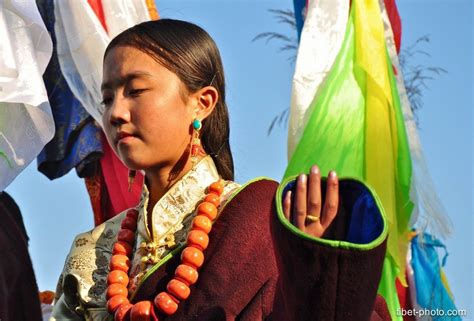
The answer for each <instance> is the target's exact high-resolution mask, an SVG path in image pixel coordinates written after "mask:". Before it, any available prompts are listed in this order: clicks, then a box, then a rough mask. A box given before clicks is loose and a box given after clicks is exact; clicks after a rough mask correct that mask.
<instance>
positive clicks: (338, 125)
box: [285, 0, 413, 319]
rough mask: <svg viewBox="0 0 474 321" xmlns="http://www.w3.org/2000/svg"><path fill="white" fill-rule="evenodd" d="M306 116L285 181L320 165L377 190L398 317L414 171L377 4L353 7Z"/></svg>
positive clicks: (391, 301) (390, 295)
mask: <svg viewBox="0 0 474 321" xmlns="http://www.w3.org/2000/svg"><path fill="white" fill-rule="evenodd" d="M307 115H309V116H308V121H307V125H306V127H305V129H304V132H303V135H302V137H301V139H300V141H299V144H298V146H297V147H296V149H295V152H294V154H293V156H292V158H291V159H290V162H289V165H288V168H287V170H286V173H285V177H288V176H291V175H296V174H299V173H301V172H307V171H309V167H310V166H311V165H312V164H318V166H319V167H320V168H321V172H322V173H327V172H328V171H329V170H331V169H334V170H336V172H337V173H338V175H339V176H340V177H354V178H357V179H360V180H362V181H365V182H366V183H367V184H369V185H371V186H372V187H373V188H374V189H375V191H376V192H377V194H378V196H379V198H380V199H381V201H382V204H383V206H384V209H385V213H386V215H387V220H388V224H389V236H388V248H387V255H386V259H385V264H384V270H383V275H382V281H381V284H380V287H379V292H380V294H382V295H383V296H384V298H385V300H386V301H387V304H388V306H389V310H390V313H391V315H392V318H393V319H397V316H396V309H397V308H398V307H399V303H398V298H397V291H396V288H395V279H396V278H397V277H399V278H400V280H401V281H402V283H405V284H406V282H405V258H406V251H407V248H408V229H409V220H410V215H411V212H412V209H413V203H412V201H411V200H410V197H409V192H410V184H411V175H412V167H411V159H410V151H409V145H408V140H407V135H406V131H405V126H404V120H403V115H402V111H401V107H400V99H399V95H398V91H397V86H396V80H395V78H394V75H393V70H392V64H391V61H390V59H389V57H388V54H387V48H386V44H385V36H384V26H383V22H382V17H381V11H380V7H379V3H378V1H377V0H353V1H352V7H351V12H350V17H349V20H348V24H347V29H346V34H345V39H344V41H343V44H342V47H341V50H340V52H339V54H338V56H337V58H336V60H335V62H334V64H333V66H332V69H331V71H330V73H329V74H328V76H327V78H326V79H325V82H324V84H323V85H322V86H321V88H320V89H319V91H318V94H317V96H316V97H315V99H314V100H313V102H312V104H311V106H310V109H309V111H308V113H307ZM398 318H399V317H398Z"/></svg>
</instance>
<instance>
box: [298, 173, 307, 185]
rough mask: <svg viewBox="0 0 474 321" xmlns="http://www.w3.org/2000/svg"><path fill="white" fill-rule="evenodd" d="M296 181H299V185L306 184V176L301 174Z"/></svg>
mask: <svg viewBox="0 0 474 321" xmlns="http://www.w3.org/2000/svg"><path fill="white" fill-rule="evenodd" d="M298 180H299V181H300V183H303V184H304V183H306V175H305V174H301V175H300V177H298Z"/></svg>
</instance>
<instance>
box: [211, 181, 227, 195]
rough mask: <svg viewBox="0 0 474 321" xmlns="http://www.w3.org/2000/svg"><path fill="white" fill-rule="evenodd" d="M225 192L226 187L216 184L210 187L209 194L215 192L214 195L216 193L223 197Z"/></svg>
mask: <svg viewBox="0 0 474 321" xmlns="http://www.w3.org/2000/svg"><path fill="white" fill-rule="evenodd" d="M223 191H224V186H222V184H221V183H220V182H215V183H212V184H211V185H210V186H209V192H213V193H216V194H217V195H219V196H221V195H222V192H223Z"/></svg>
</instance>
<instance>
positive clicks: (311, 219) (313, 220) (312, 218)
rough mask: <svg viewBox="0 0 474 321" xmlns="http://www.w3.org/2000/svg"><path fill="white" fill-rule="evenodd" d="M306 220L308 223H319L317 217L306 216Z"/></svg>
mask: <svg viewBox="0 0 474 321" xmlns="http://www.w3.org/2000/svg"><path fill="white" fill-rule="evenodd" d="M306 220H307V221H310V222H317V221H319V216H313V215H306Z"/></svg>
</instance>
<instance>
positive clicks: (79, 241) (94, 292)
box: [56, 211, 126, 304]
mask: <svg viewBox="0 0 474 321" xmlns="http://www.w3.org/2000/svg"><path fill="white" fill-rule="evenodd" d="M125 214H126V211H124V212H122V213H120V214H118V215H116V216H114V217H112V218H111V219H109V220H107V221H106V222H104V223H102V224H100V225H98V226H96V227H95V228H93V229H91V230H89V231H87V232H84V233H80V234H78V235H77V236H76V237H75V238H74V240H73V242H72V245H71V249H70V251H69V254H68V256H67V258H66V262H65V264H64V268H63V271H62V273H61V276H60V279H59V282H58V287H57V289H56V298H58V297H59V296H60V295H61V294H63V293H64V295H65V296H66V297H71V298H72V297H75V296H76V295H77V294H79V297H80V299H81V301H84V302H93V303H97V304H99V303H104V302H105V296H104V295H103V294H104V290H105V288H106V286H107V283H106V276H107V271H108V262H109V260H110V256H111V255H112V247H113V244H114V243H115V241H116V236H117V233H118V231H119V229H120V223H121V221H122V219H123V217H124V216H125ZM104 304H105V303H104Z"/></svg>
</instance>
